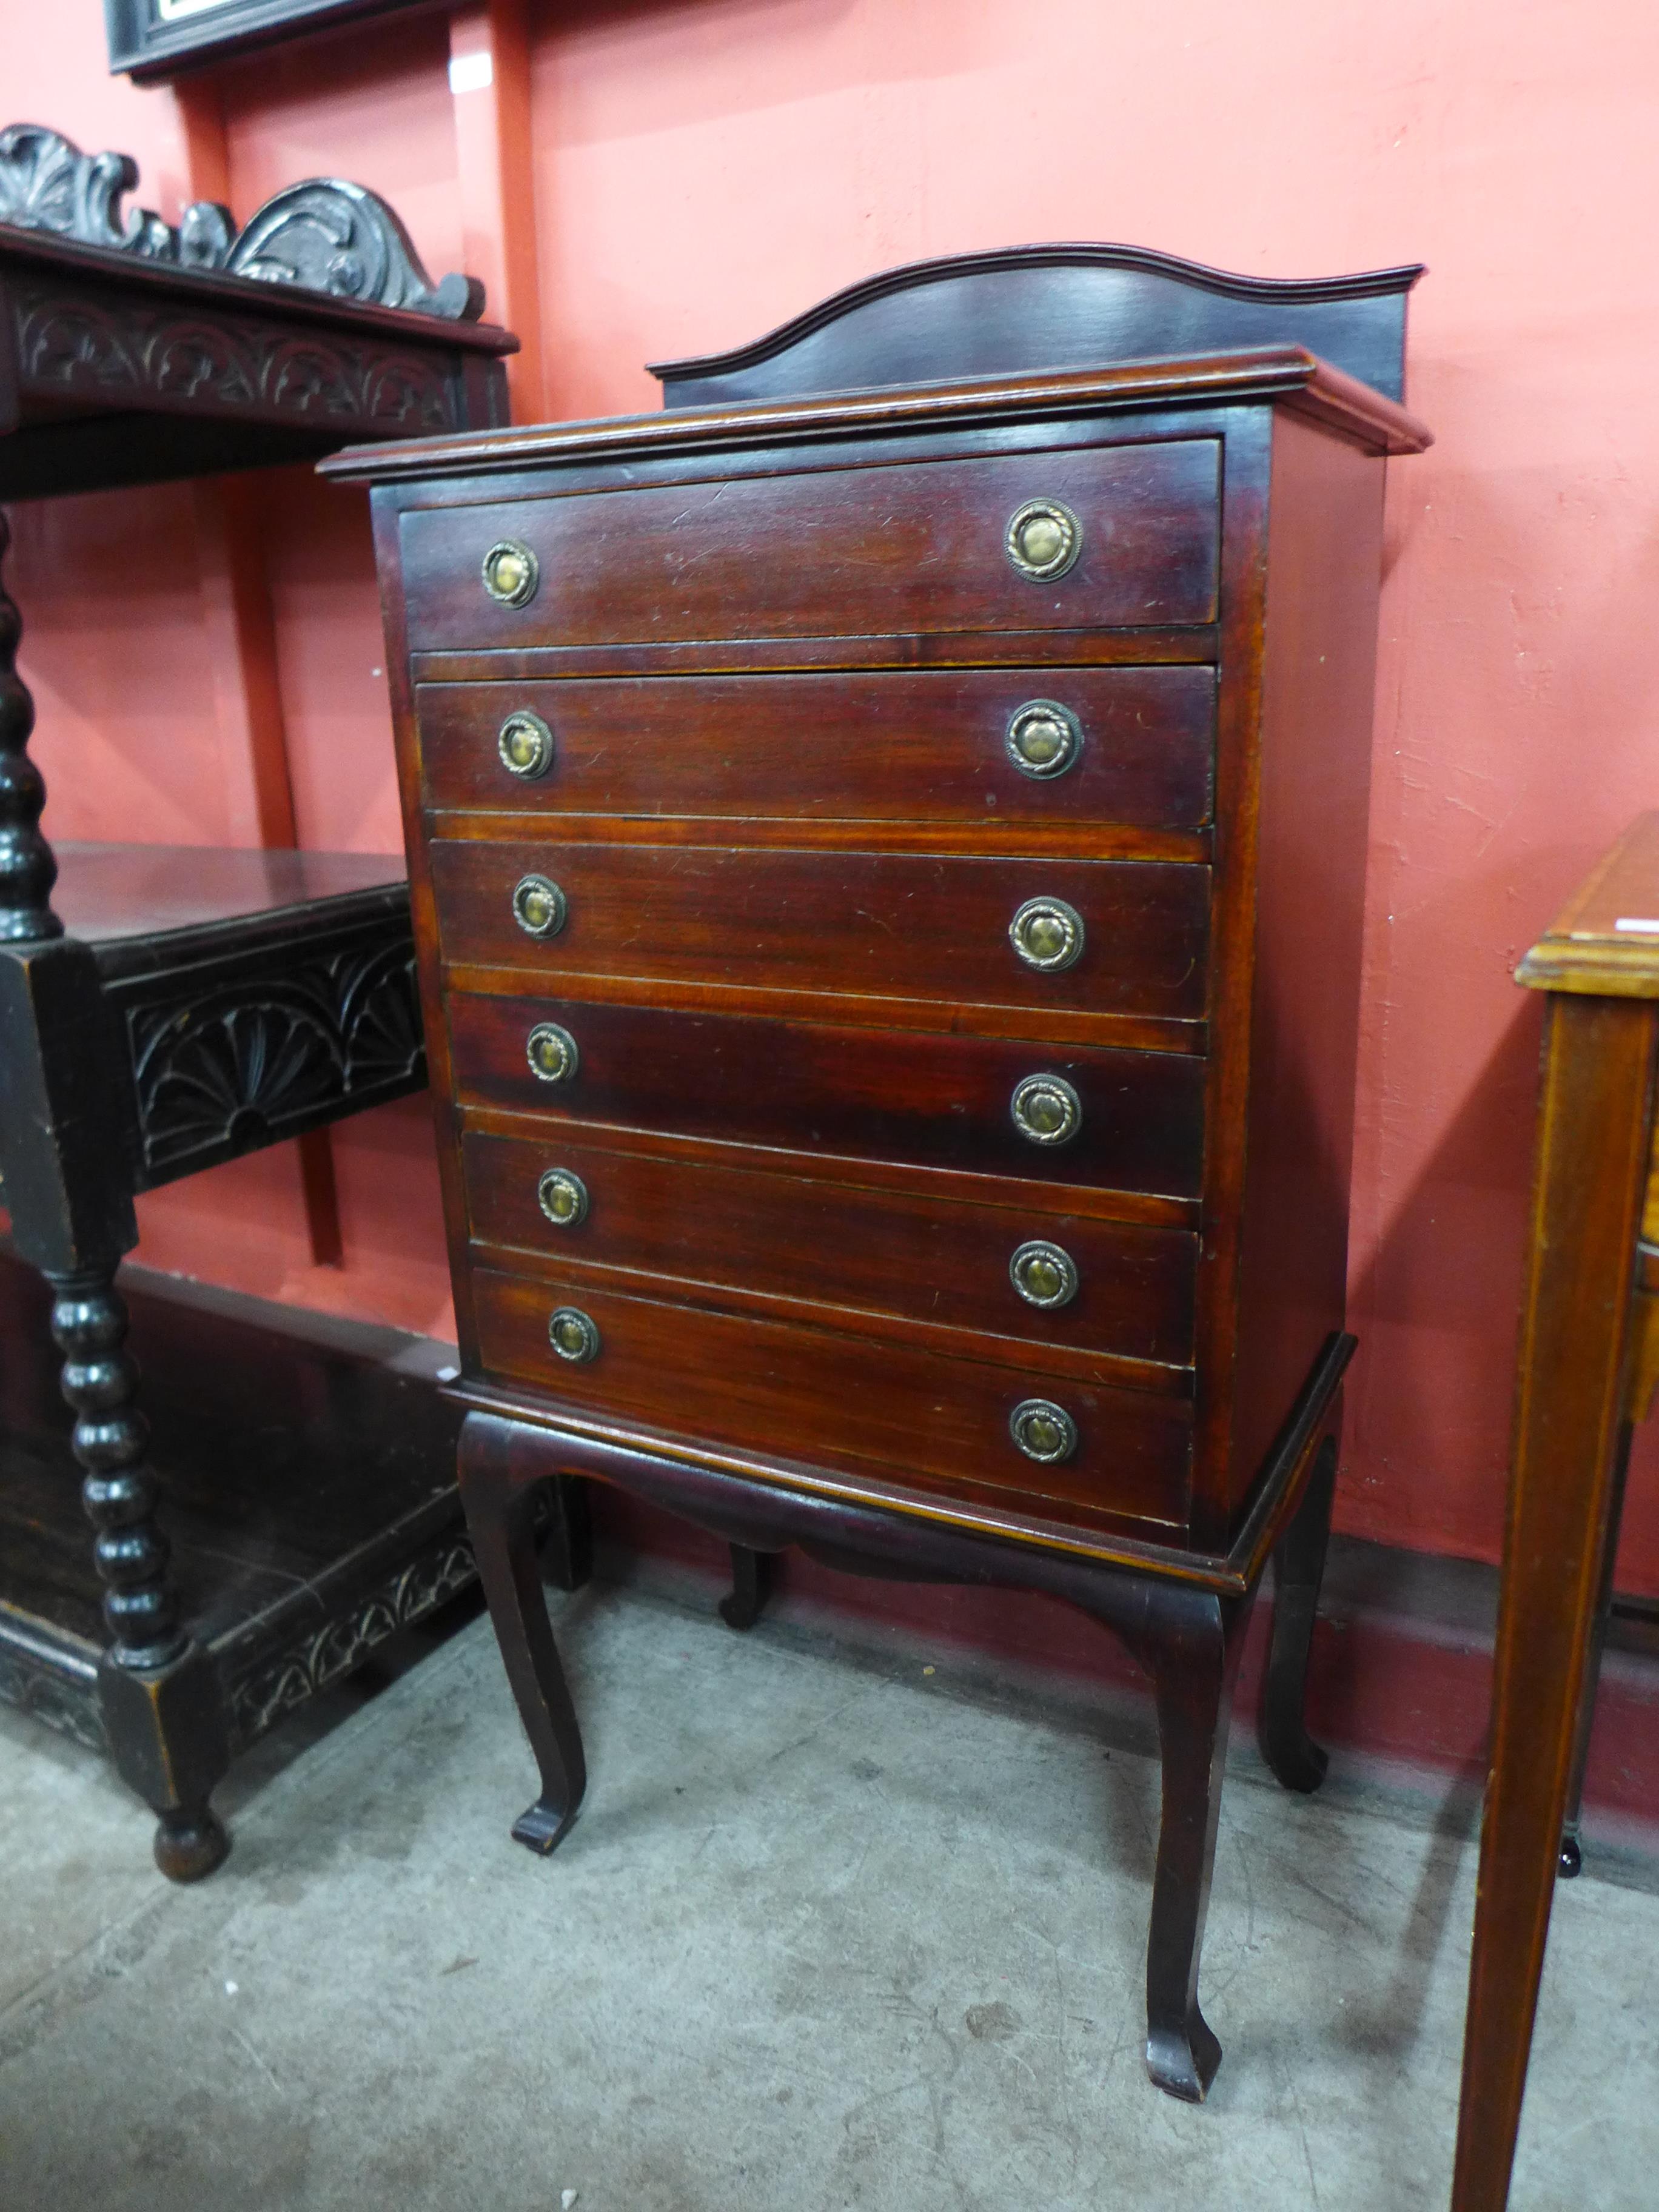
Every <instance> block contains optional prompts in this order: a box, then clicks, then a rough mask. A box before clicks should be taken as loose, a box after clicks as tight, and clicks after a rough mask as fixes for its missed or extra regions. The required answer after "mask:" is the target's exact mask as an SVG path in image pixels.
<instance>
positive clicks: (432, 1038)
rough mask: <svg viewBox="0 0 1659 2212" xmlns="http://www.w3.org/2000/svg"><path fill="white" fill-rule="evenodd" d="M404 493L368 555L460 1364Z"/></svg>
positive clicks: (470, 1323) (454, 1198)
mask: <svg viewBox="0 0 1659 2212" xmlns="http://www.w3.org/2000/svg"><path fill="white" fill-rule="evenodd" d="M403 497H404V495H401V494H400V493H399V491H398V489H397V488H396V487H394V486H384V485H382V486H376V488H375V489H374V491H373V492H372V493H371V494H370V512H371V513H372V515H373V518H374V559H375V565H376V567H377V568H379V570H380V618H381V621H382V623H383V624H384V626H385V629H386V678H387V684H388V688H389V690H390V691H391V695H392V737H393V740H394V743H395V744H396V747H397V754H398V801H399V805H400V806H401V809H402V813H403V824H404V851H405V852H406V854H408V858H409V902H410V914H411V916H412V919H413V921H414V925H415V952H416V969H417V972H418V974H419V978H420V987H421V1019H422V1026H423V1028H424V1030H425V1032H426V1058H427V1071H428V1079H429V1081H430V1084H431V1092H432V1118H433V1124H434V1127H435V1133H436V1137H437V1144H438V1178H439V1182H440V1184H441V1188H442V1191H443V1202H444V1231H445V1235H446V1237H447V1241H448V1245H449V1278H450V1285H451V1288H452V1290H453V1293H454V1299H455V1330H456V1334H457V1337H458V1338H459V1343H460V1348H461V1358H462V1361H463V1364H465V1365H468V1366H475V1365H476V1364H477V1325H476V1322H475V1320H474V1316H473V1310H472V1289H471V1268H470V1258H469V1247H468V1227H467V1218H466V1187H465V1182H464V1181H463V1179H462V1175H461V1152H460V1141H461V1140H460V1125H459V1117H458V1115H457V1113H456V1110H455V1103H454V1100H455V1076H454V1067H453V1061H452V1059H451V1056H450V1049H449V1025H448V1022H447V1018H446V1006H445V1001H444V987H443V970H442V962H441V954H440V951H439V945H438V912H437V905H436V902H435V898H434V896H433V890H432V866H431V855H430V853H429V851H428V833H427V823H426V819H425V817H424V815H423V814H422V809H421V794H422V791H423V790H424V789H425V787H426V780H425V773H424V769H423V767H422V759H421V743H422V738H421V729H420V725H419V723H418V721H417V720H416V714H415V702H414V691H413V687H412V685H411V684H410V674H409V656H410V653H411V651H414V652H418V651H419V650H420V646H421V640H420V638H419V636H418V635H414V636H411V635H410V625H409V619H408V610H407V606H406V605H405V602H404V578H403V563H402V560H401V558H400V520H401V514H402V507H403Z"/></svg>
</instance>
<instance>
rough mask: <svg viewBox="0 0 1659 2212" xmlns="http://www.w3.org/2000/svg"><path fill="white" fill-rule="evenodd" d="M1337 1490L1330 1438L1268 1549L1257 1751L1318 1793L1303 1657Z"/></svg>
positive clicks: (1295, 1785)
mask: <svg viewBox="0 0 1659 2212" xmlns="http://www.w3.org/2000/svg"><path fill="white" fill-rule="evenodd" d="M1335 1492H1336V1438H1335V1437H1334V1436H1329V1437H1326V1439H1325V1441H1324V1442H1323V1443H1322V1444H1321V1445H1320V1447H1319V1455H1318V1457H1317V1458H1316V1460H1315V1462H1314V1465H1313V1471H1312V1473H1311V1474H1310V1475H1309V1477H1308V1486H1307V1488H1306V1489H1305V1490H1304V1492H1303V1493H1302V1503H1301V1504H1300V1505H1298V1506H1297V1510H1296V1514H1295V1516H1294V1518H1293V1519H1292V1520H1291V1524H1290V1526H1289V1528H1286V1529H1285V1534H1283V1535H1282V1536H1281V1537H1280V1538H1279V1543H1278V1546H1277V1548H1276V1549H1275V1550H1274V1553H1273V1643H1272V1645H1271V1647H1270V1648H1269V1650H1268V1654H1267V1672H1266V1673H1265V1674H1264V1675H1263V1676H1262V1679H1261V1715H1260V1719H1259V1723H1258V1740H1259V1741H1260V1743H1261V1756H1262V1757H1263V1759H1266V1760H1267V1764H1268V1765H1269V1766H1270V1767H1271V1768H1272V1769H1273V1772H1274V1773H1275V1774H1276V1775H1277V1776H1278V1778H1279V1780H1280V1781H1281V1782H1282V1783H1283V1784H1284V1785H1285V1788H1286V1789H1287V1790H1303V1791H1307V1790H1317V1789H1318V1787H1319V1785H1320V1784H1321V1783H1322V1781H1323V1780H1324V1779H1325V1771H1326V1768H1327V1767H1328V1765H1329V1764H1330V1762H1329V1760H1328V1758H1327V1757H1326V1754H1325V1753H1324V1752H1323V1751H1322V1749H1321V1747H1320V1746H1319V1745H1318V1744H1316V1742H1315V1741H1314V1740H1313V1738H1312V1737H1311V1736H1310V1735H1309V1734H1308V1727H1307V1690H1308V1659H1309V1655H1310V1652H1311V1650H1312V1649H1313V1632H1314V1618H1315V1615H1316V1613H1317V1612H1318V1610H1319V1586H1320V1583H1322V1581H1323V1579H1324V1576H1325V1554H1326V1551H1327V1549H1328V1547H1329V1543H1330V1534H1331V1503H1332V1500H1333V1498H1334V1495H1335Z"/></svg>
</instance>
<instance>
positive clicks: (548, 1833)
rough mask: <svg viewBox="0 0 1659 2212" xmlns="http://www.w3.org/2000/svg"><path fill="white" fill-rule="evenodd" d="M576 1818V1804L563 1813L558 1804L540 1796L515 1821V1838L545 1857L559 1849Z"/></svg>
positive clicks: (517, 1842) (514, 1840)
mask: <svg viewBox="0 0 1659 2212" xmlns="http://www.w3.org/2000/svg"><path fill="white" fill-rule="evenodd" d="M575 1820H576V1808H575V1807H574V1805H573V1806H572V1807H571V1808H570V1809H569V1811H568V1812H566V1813H562V1812H561V1811H560V1810H559V1808H558V1807H557V1806H556V1805H550V1804H549V1803H548V1802H547V1800H546V1799H545V1798H544V1797H538V1799H537V1800H536V1802H535V1803H534V1804H533V1805H532V1806H531V1807H530V1808H529V1809H528V1810H527V1811H526V1812H523V1813H520V1815H519V1817H518V1819H517V1820H515V1821H514V1822H513V1842H514V1843H515V1844H523V1845H524V1847H525V1849H526V1850H531V1851H534V1852H535V1854H536V1856H537V1857H538V1858H542V1859H544V1858H546V1857H547V1856H548V1855H549V1853H550V1852H551V1851H556V1850H557V1849H558V1847H559V1845H560V1844H562V1842H563V1841H564V1839H565V1838H566V1837H567V1836H568V1834H569V1833H570V1831H571V1829H572V1827H573V1826H574V1825H575Z"/></svg>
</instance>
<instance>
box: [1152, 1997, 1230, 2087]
mask: <svg viewBox="0 0 1659 2212" xmlns="http://www.w3.org/2000/svg"><path fill="white" fill-rule="evenodd" d="M1220 2063H1221V2045H1219V2044H1218V2042H1217V2041H1216V2039H1215V2037H1214V2036H1213V2035H1212V2033H1211V2032H1210V2027H1209V2023H1208V2022H1207V2021H1206V2020H1205V2018H1204V2015H1202V2013H1200V2012H1197V2011H1194V2014H1193V2016H1192V2019H1191V2020H1190V2021H1188V2024H1187V2026H1186V2027H1184V2028H1179V2027H1148V2029H1147V2031H1146V2071H1147V2073H1148V2074H1149V2075H1151V2076H1152V2081H1153V2083H1154V2084H1155V2086H1156V2087H1158V2088H1160V2089H1162V2090H1163V2091H1164V2094H1165V2095H1166V2096H1170V2097H1179V2098H1180V2100H1181V2101H1182V2104H1183V2105H1201V2104H1202V2103H1203V2102H1204V2100H1205V2098H1206V2096H1208V2094H1209V2093H1210V2084H1211V2082H1212V2081H1214V2079H1215V2073H1216V2069H1217V2067H1218V2066H1219V2065H1220Z"/></svg>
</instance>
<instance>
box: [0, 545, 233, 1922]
mask: <svg viewBox="0 0 1659 2212" xmlns="http://www.w3.org/2000/svg"><path fill="white" fill-rule="evenodd" d="M9 543H10V530H9V526H8V524H7V522H6V520H5V517H4V515H3V513H0V559H3V556H4V554H5V552H6V550H7V549H8V547H9ZM21 631H22V623H21V617H20V616H19V613H18V611H17V607H16V605H15V602H14V601H13V600H12V599H11V597H10V596H9V593H8V592H7V591H6V590H5V587H4V585H3V582H0V1173H3V1176H4V1181H5V1198H6V1204H7V1206H8V1208H9V1212H10V1214H11V1223H12V1237H13V1242H14V1243H15V1246H16V1249H17V1250H18V1251H19V1252H20V1253H21V1255H22V1256H23V1257H24V1258H25V1259H27V1260H28V1261H30V1262H31V1263H32V1264H33V1266H35V1267H38V1268H39V1269H40V1272H41V1273H42V1274H43V1275H45V1276H46V1279H47V1281H48V1282H49V1283H51V1285H52V1289H53V1291H54V1293H55V1296H54V1302H53V1305H52V1336H53V1339H54V1340H55V1341H56V1343H57V1345H58V1350H59V1351H60V1352H62V1354H63V1355H64V1366H63V1378H62V1379H63V1389H64V1397H65V1398H66V1399H67V1400H68V1401H69V1403H70V1406H71V1407H73V1409H74V1412H75V1415H76V1419H75V1426H74V1431H73V1434H72V1437H71V1443H72V1446H73V1449H74V1452H75V1456H76V1460H77V1461H78V1462H79V1463H80V1465H81V1467H82V1469H83V1471H84V1480H83V1483H82V1498H83V1499H84V1501H85V1504H86V1509H87V1512H88V1516H89V1518H90V1519H91V1521H92V1523H93V1527H94V1531H95V1532H96V1533H95V1534H94V1543H93V1555H94V1562H95V1564H96V1566H97V1570H98V1573H99V1577H100V1580H101V1581H102V1583H103V1585H104V1601H103V1605H104V1618H105V1620H106V1624H107V1626H108V1628H109V1633H110V1644H109V1648H108V1650H106V1654H105V1656H104V1659H103V1662H102V1663H101V1665H100V1670H99V1694H100V1705H101V1707H102V1711H103V1718H104V1724H105V1729H106V1733H107V1735H108V1738H109V1744H110V1751H111V1755H112V1758H113V1759H114V1761H115V1765H116V1767H117V1770H118V1771H119V1773H120V1774H121V1776H122V1778H123V1779H124V1780H125V1781H126V1782H127V1783H128V1784H131V1787H132V1788H133V1789H134V1790H137V1792H138V1794H139V1796H142V1797H143V1799H144V1800H145V1801H146V1802H147V1803H149V1805H150V1806H151V1808H153V1809H154V1810H155V1813H156V1814H157V1816H158V1818H159V1821H160V1826H159V1827H158V1829H157V1832H156V1838H155V1857H156V1863H157V1864H158V1865H159V1866H160V1867H161V1871H162V1872H163V1873H164V1874H166V1875H169V1876H170V1877H171V1878H172V1879H173V1881H192V1880H194V1879H196V1878H197V1876H199V1875H204V1874H209V1873H211V1871H212V1870H213V1869H214V1868H215V1867H216V1866H217V1865H218V1864H219V1863H220V1861H221V1860H222V1858H223V1857H224V1856H225V1853H226V1850H228V1848H229V1846H228V1840H227V1838H226V1836H225V1832H224V1830H223V1829H222V1827H221V1826H220V1825H219V1822H218V1820H216V1817H215V1815H214V1814H213V1813H212V1811H211V1809H210V1807H209V1804H208V1797H209V1794H210V1791H211V1790H212V1789H213V1786H214V1784H215V1783H216V1782H217V1781H218V1779H219V1778H220V1777H221V1776H222V1774H223V1772H224V1771H225V1768H226V1766H227V1765H228V1763H229V1742H228V1729H227V1725H226V1718H225V1712H224V1705H223V1699H222V1692H221V1690H220V1686H219V1683H218V1680H217V1677H216V1674H215V1672H214V1668H213V1665H212V1662H211V1661H210V1659H209V1658H208V1656H207V1654H206V1653H205V1652H204V1650H202V1649H201V1648H200V1647H199V1646H198V1645H197V1644H195V1643H194V1642H193V1641H192V1639H191V1637H190V1636H189V1635H188V1633H187V1632H186V1631H185V1628H184V1626H183V1625H182V1623H181V1620H180V1617H179V1601H178V1596H177V1593H176V1591H175V1589H174V1587H173V1580H172V1576H171V1571H170V1554H169V1551H168V1547H167V1539H166V1537H165V1536H164V1535H163V1534H162V1532H161V1528H160V1527H159V1526H158V1525H157V1522H156V1518H155V1502H156V1483H155V1475H154V1474H153V1472H152V1471H151V1469H150V1467H149V1462H148V1459H147V1456H146V1449H147V1445H148V1441H149V1428H148V1424H147V1423H146V1422H145V1420H144V1417H143V1413H141V1412H140V1411H139V1409H138V1406H137V1385H138V1370H137V1364H136V1363H135V1361H134V1360H133V1359H132V1358H131V1355H130V1354H129V1353H128V1352H127V1351H126V1348H125V1339H126V1333H127V1315H126V1307H125V1304H124V1302H123V1300H122V1298H121V1297H120V1294H119V1293H118V1291H117V1290H116V1289H115V1287H114V1277H115V1270H116V1268H117V1267H118V1265H119V1262H120V1260H121V1256H122V1255H123V1254H124V1253H125V1252H128V1251H130V1250H131V1249H132V1247H133V1245H134V1244H136V1243H137V1241H138V1239H137V1222H136V1219H135V1218H134V1214H133V1208H132V1193H131V1184H130V1182H129V1180H128V1176H127V1170H126V1165H125V1162H126V1158H127V1151H126V1141H125V1139H126V1130H125V1123H124V1120H123V1113H124V1102H125V1095H126V1085H127V1073H126V1065H125V1048H123V1046H122V1044H121V1042H120V1040H119V1039H118V1036H116V1034H115V1032H114V1030H113V1026H112V1023H111V1021H110V1018H109V1015H108V1012H107V1009H106V1004H105V1000H104V994H103V989H102V986H101V984H100V980H99V976H98V970H97V966H96V963H95V962H94V958H93V955H92V953H91V951H89V949H88V947H87V946H86V945H82V944H80V943H78V942H77V941H76V939H73V938H71V937H68V936H66V935H65V934H64V925H63V923H62V921H60V920H59V919H58V915H56V914H54V913H53V912H52V885H53V884H54V882H55V881H56V880H57V875H58V866H57V863H56V861H55V860H53V858H52V848H51V846H50V845H49V844H48V843H47V842H46V838H45V837H44V836H42V834H41V831H40V816H41V812H42V810H43V808H44V807H45V805H46V784H45V781H44V780H43V779H42V777H41V775H40V769H38V768H37V767H36V766H35V764H34V763H33V761H32V760H31V759H30V758H29V755H28V741H29V737H30V734H31V732H32V731H33V726H34V702H33V700H32V699H31V697H30V696H29V692H28V687H27V685H26V684H24V682H23V680H22V678H21V676H20V675H19V674H18V672H17V667H16V655H17V647H18V642H19V639H20V637H21Z"/></svg>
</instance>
